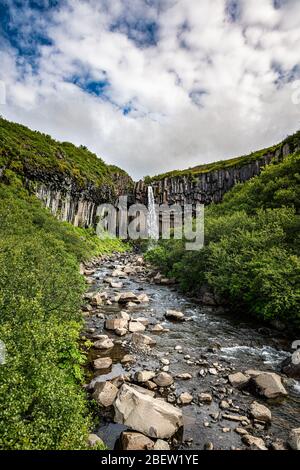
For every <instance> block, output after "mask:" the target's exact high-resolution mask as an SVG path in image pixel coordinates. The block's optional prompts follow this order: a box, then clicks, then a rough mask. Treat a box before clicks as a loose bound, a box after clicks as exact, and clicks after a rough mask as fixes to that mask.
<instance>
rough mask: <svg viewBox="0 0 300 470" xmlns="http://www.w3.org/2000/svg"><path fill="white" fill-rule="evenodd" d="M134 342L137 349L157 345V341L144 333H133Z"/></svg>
mask: <svg viewBox="0 0 300 470" xmlns="http://www.w3.org/2000/svg"><path fill="white" fill-rule="evenodd" d="M132 342H133V343H134V344H135V345H136V346H137V347H145V346H154V345H155V344H156V341H155V339H153V338H151V336H147V335H143V334H142V333H133V335H132Z"/></svg>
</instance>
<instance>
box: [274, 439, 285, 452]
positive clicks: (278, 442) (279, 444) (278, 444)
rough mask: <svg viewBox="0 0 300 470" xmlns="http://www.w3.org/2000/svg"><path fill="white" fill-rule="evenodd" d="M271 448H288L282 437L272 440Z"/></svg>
mask: <svg viewBox="0 0 300 470" xmlns="http://www.w3.org/2000/svg"><path fill="white" fill-rule="evenodd" d="M271 448H272V449H273V450H288V449H287V446H286V444H285V442H284V441H283V440H282V439H276V441H274V442H272V444H271Z"/></svg>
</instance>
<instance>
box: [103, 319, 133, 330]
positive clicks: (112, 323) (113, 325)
mask: <svg viewBox="0 0 300 470" xmlns="http://www.w3.org/2000/svg"><path fill="white" fill-rule="evenodd" d="M127 326H128V321H127V320H124V319H122V318H109V319H108V320H106V321H105V328H106V330H116V329H117V328H118V329H120V328H127Z"/></svg>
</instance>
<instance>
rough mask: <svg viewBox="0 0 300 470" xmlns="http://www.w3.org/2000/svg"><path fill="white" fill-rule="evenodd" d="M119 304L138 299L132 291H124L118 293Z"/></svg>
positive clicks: (135, 301) (137, 300)
mask: <svg viewBox="0 0 300 470" xmlns="http://www.w3.org/2000/svg"><path fill="white" fill-rule="evenodd" d="M118 302H119V304H127V303H128V302H134V303H138V302H139V299H138V298H137V296H136V295H135V294H134V293H133V292H124V293H123V294H120V295H119V300H118Z"/></svg>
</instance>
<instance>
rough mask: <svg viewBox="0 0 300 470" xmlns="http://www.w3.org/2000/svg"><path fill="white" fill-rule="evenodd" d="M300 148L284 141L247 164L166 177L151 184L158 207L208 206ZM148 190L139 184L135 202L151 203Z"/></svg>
mask: <svg viewBox="0 0 300 470" xmlns="http://www.w3.org/2000/svg"><path fill="white" fill-rule="evenodd" d="M297 148H298V149H299V148H300V147H299V145H298V146H295V145H294V144H293V143H286V142H284V143H283V144H281V145H280V146H277V148H276V150H274V151H269V152H267V153H266V154H264V155H262V156H260V157H259V158H257V159H254V160H253V161H250V162H248V163H246V164H243V163H242V162H240V163H236V164H235V165H234V166H228V167H227V168H220V169H218V170H214V171H205V170H202V171H201V172H199V173H190V174H182V175H181V174H178V175H174V176H172V175H171V176H166V177H163V178H159V179H157V180H155V178H153V179H152V181H151V183H150V184H151V186H152V188H153V192H154V197H155V202H156V203H157V204H168V205H172V204H180V205H184V204H196V203H200V204H205V205H208V204H210V203H212V202H215V203H217V202H220V201H221V200H222V199H223V196H224V194H225V193H226V192H227V191H229V190H230V189H231V188H232V187H233V186H234V185H235V184H236V183H242V182H245V181H247V180H249V179H250V178H252V177H254V176H256V175H258V174H259V173H260V172H261V170H262V168H263V167H265V166H266V165H268V164H270V163H271V162H276V161H281V160H282V159H283V158H284V157H285V156H286V155H288V154H290V153H291V152H293V151H295V150H296V149H297ZM147 187H148V184H146V183H145V182H144V181H139V182H138V183H136V185H135V199H136V201H137V202H141V203H143V204H147Z"/></svg>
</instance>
